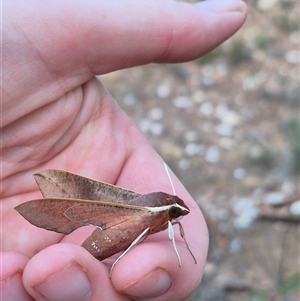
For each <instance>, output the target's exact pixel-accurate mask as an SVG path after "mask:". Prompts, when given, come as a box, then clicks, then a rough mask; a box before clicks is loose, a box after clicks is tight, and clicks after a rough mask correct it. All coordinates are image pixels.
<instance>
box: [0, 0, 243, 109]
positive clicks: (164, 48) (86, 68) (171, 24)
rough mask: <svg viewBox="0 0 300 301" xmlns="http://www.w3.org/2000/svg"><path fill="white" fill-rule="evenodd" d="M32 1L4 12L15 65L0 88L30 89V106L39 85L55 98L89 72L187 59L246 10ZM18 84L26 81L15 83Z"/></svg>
mask: <svg viewBox="0 0 300 301" xmlns="http://www.w3.org/2000/svg"><path fill="white" fill-rule="evenodd" d="M38 4H39V3H38V2H37V1H31V2H30V5H28V2H26V3H25V2H22V1H20V2H18V5H14V4H13V5H12V4H11V2H9V1H8V2H6V3H5V5H6V6H5V15H4V18H5V19H8V20H10V22H12V25H10V26H9V25H7V22H4V23H5V30H4V32H5V33H7V35H8V36H5V37H4V41H5V43H4V46H5V48H4V49H3V52H4V54H5V60H4V61H5V62H7V64H8V65H9V64H11V65H12V66H15V65H18V72H17V74H16V73H14V74H13V76H14V80H10V81H9V82H7V83H6V87H7V89H6V91H8V92H7V93H8V95H9V98H10V99H9V100H11V99H14V98H21V99H23V100H24V99H25V100H26V98H27V97H30V98H29V99H28V103H27V104H26V106H29V107H30V108H31V105H32V103H35V99H38V100H39V101H40V102H41V101H42V100H44V99H45V94H46V93H47V94H48V93H50V94H51V96H52V99H55V98H57V97H59V96H61V95H63V94H64V93H65V92H67V91H70V90H72V89H73V88H74V87H75V86H78V85H79V84H82V83H84V82H86V81H88V80H89V79H90V78H91V77H92V76H93V75H94V74H104V73H107V72H111V71H114V70H117V69H122V68H127V67H131V66H136V65H141V64H147V63H150V62H165V63H170V62H182V61H187V60H191V59H194V58H196V57H198V56H201V55H202V54H204V53H206V52H207V51H209V50H211V49H213V48H214V47H216V46H217V45H219V44H220V43H222V42H223V41H224V40H226V39H227V38H228V37H230V36H231V35H232V34H234V33H235V32H236V31H237V30H238V28H239V27H240V26H241V25H242V24H243V22H244V21H245V18H246V6H245V4H244V3H243V2H242V1H240V0H227V1H222V5H220V1H214V0H211V1H204V2H201V3H199V4H197V5H191V4H188V3H183V2H177V1H151V0H148V1H143V2H140V1H133V0H127V1H101V2H98V1H89V2H86V1H76V2H74V1H61V2H56V1H48V2H47V3H45V4H44V5H43V7H41V6H40V5H38ZM15 16H18V18H16V17H15ZM28 20H31V22H27V21H28ZM41 20H43V22H41ZM17 28H22V31H19V30H16V29H17ZM45 33H47V34H45ZM12 37H14V38H13V39H12ZM12 40H13V41H18V42H11V41H12ZM11 49H13V51H11ZM24 56H26V60H24ZM9 75H11V74H9V73H8V74H6V76H5V78H9ZM37 82H38V83H39V85H37ZM20 84H22V85H24V86H25V87H26V89H22V90H20V89H19V88H17V85H20ZM41 87H43V89H42V91H40V94H37V93H35V95H34V98H33V95H32V94H33V92H34V91H36V90H37V88H39V89H40V88H41ZM29 100H30V101H29ZM45 103H46V101H45ZM5 105H7V106H9V105H10V102H9V101H8V102H7V103H5ZM14 105H15V104H14ZM4 108H5V107H4ZM13 109H14V110H15V111H16V110H17V109H16V107H13ZM23 110H24V108H23V107H22V111H23Z"/></svg>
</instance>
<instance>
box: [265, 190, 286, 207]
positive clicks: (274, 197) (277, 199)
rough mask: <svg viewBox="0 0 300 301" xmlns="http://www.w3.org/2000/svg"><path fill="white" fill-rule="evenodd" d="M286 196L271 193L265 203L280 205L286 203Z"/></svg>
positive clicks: (267, 195)
mask: <svg viewBox="0 0 300 301" xmlns="http://www.w3.org/2000/svg"><path fill="white" fill-rule="evenodd" d="M285 198H286V195H285V194H284V193H283V192H270V193H268V194H266V195H265V197H264V201H265V203H267V204H269V205H280V204H283V203H284V199H285Z"/></svg>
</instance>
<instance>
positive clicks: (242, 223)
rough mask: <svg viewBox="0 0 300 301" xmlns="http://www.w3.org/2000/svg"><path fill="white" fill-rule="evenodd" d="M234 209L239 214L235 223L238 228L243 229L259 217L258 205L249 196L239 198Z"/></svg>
mask: <svg viewBox="0 0 300 301" xmlns="http://www.w3.org/2000/svg"><path fill="white" fill-rule="evenodd" d="M233 210H234V212H235V213H236V214H237V217H236V218H235V220H234V224H235V226H236V227H237V228H241V229H245V228H248V227H249V226H250V225H251V223H252V221H253V220H254V219H255V218H256V217H257V214H258V211H259V210H258V208H257V206H256V205H255V204H254V203H253V202H252V201H251V200H250V199H247V198H241V199H240V200H238V202H237V203H236V205H235V206H234V208H233Z"/></svg>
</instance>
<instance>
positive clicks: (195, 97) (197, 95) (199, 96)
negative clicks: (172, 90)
mask: <svg viewBox="0 0 300 301" xmlns="http://www.w3.org/2000/svg"><path fill="white" fill-rule="evenodd" d="M191 99H192V101H193V102H195V103H200V102H203V101H204V100H205V94H204V93H203V92H202V91H200V90H199V91H196V92H194V93H193V94H192V95H191Z"/></svg>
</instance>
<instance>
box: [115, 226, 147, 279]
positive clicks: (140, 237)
mask: <svg viewBox="0 0 300 301" xmlns="http://www.w3.org/2000/svg"><path fill="white" fill-rule="evenodd" d="M149 230H150V227H148V228H147V229H145V230H144V231H143V232H142V233H141V234H140V235H139V236H138V237H137V238H136V239H135V240H134V241H133V242H132V243H131V245H130V246H129V247H128V248H127V249H126V250H125V251H124V252H123V253H122V254H121V255H120V256H119V257H118V258H117V259H116V260H115V262H114V263H113V264H112V266H111V268H110V272H109V278H110V277H111V274H112V271H113V269H114V267H115V265H116V263H117V262H118V261H119V260H120V259H121V258H122V257H123V256H124V255H125V254H127V253H128V252H129V250H131V249H132V248H133V247H134V246H135V245H137V244H139V243H140V242H141V241H143V240H144V239H145V238H146V236H147V232H148V231H149Z"/></svg>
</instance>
